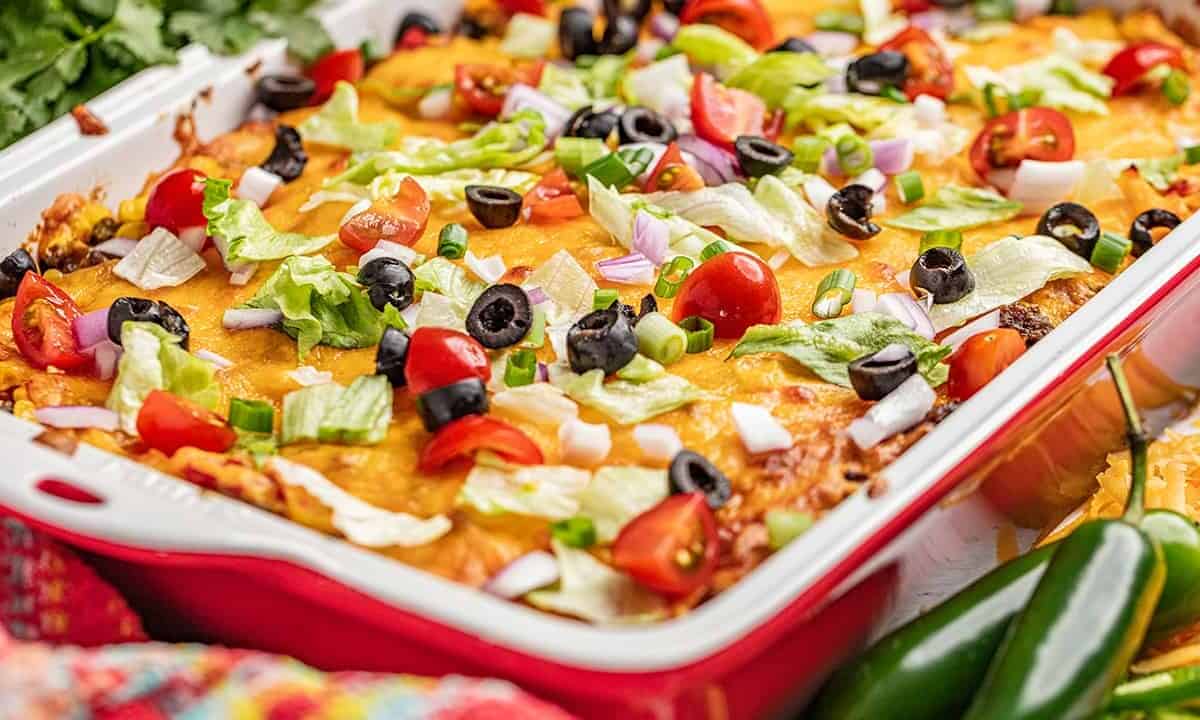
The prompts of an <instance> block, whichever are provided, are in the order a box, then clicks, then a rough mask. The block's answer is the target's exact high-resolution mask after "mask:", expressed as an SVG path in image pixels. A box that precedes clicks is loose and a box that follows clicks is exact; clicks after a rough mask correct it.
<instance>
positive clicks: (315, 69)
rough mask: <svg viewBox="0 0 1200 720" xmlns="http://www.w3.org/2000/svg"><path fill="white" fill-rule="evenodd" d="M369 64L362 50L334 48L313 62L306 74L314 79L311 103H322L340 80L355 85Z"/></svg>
mask: <svg viewBox="0 0 1200 720" xmlns="http://www.w3.org/2000/svg"><path fill="white" fill-rule="evenodd" d="M366 69H367V64H366V61H365V60H363V54H362V50H360V49H358V48H353V49H351V50H334V51H333V52H331V53H329V54H328V55H325V56H323V57H322V58H320V59H319V60H317V61H316V62H315V63H313V64H312V66H311V67H310V68H308V70H306V71H305V74H306V75H308V77H309V79H311V80H312V81H313V85H314V86H315V88H314V89H313V94H312V98H311V99H310V100H309V104H310V105H320V104H321V103H323V102H325V101H326V100H328V99H329V96H330V95H333V88H334V86H336V85H337V84H338V82H339V81H345V82H348V83H350V84H351V85H353V84H354V83H356V82H358V81H359V80H362V78H363V74H364V73H365V72H366Z"/></svg>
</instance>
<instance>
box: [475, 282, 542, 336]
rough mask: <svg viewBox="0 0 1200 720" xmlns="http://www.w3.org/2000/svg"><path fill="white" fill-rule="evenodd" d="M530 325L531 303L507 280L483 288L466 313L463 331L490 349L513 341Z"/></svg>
mask: <svg viewBox="0 0 1200 720" xmlns="http://www.w3.org/2000/svg"><path fill="white" fill-rule="evenodd" d="M531 327H533V307H532V306H531V305H530V304H529V296H528V295H526V294H525V291H524V290H522V289H521V288H519V287H517V286H516V285H512V284H510V283H503V284H500V285H493V286H491V287H490V288H488V289H487V290H484V291H483V294H482V295H480V296H479V297H478V298H477V299H476V300H475V304H474V305H472V306H471V311H470V312H468V313H467V333H468V334H469V335H470V336H471V337H473V338H475V339H476V340H478V341H479V344H480V345H482V346H484V347H485V348H490V349H492V350H498V349H499V348H506V347H509V346H510V345H516V344H517V343H519V342H521V341H522V340H524V339H525V336H526V335H528V334H529V329H530V328H531Z"/></svg>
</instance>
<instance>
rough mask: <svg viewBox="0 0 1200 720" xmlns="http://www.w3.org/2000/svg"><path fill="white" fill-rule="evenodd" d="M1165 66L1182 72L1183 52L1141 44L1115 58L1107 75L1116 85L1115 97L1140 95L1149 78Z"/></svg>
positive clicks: (1159, 44)
mask: <svg viewBox="0 0 1200 720" xmlns="http://www.w3.org/2000/svg"><path fill="white" fill-rule="evenodd" d="M1161 65H1166V66H1168V67H1173V68H1176V69H1182V68H1183V67H1184V62H1183V51H1182V50H1180V49H1179V48H1177V47H1174V46H1171V45H1164V44H1163V43H1160V42H1154V41H1146V42H1138V43H1133V44H1132V45H1129V46H1128V47H1126V48H1125V49H1124V50H1122V51H1121V52H1119V53H1117V54H1116V55H1114V56H1113V58H1112V60H1109V61H1108V65H1105V66H1104V74H1105V75H1107V76H1109V77H1110V78H1112V79H1113V80H1115V81H1116V85H1114V86H1113V93H1112V94H1113V97H1120V96H1122V95H1129V94H1131V93H1134V92H1136V91H1137V90H1138V89H1139V88H1140V87H1142V86H1143V85H1144V84H1145V80H1146V74H1147V73H1149V72H1150V71H1151V70H1153V69H1154V68H1156V67H1159V66H1161Z"/></svg>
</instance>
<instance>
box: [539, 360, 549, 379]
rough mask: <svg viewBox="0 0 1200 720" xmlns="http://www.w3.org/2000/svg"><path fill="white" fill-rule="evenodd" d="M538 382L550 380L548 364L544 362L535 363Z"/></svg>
mask: <svg viewBox="0 0 1200 720" xmlns="http://www.w3.org/2000/svg"><path fill="white" fill-rule="evenodd" d="M537 379H538V382H550V366H549V365H547V364H546V363H544V362H539V363H538V364H537Z"/></svg>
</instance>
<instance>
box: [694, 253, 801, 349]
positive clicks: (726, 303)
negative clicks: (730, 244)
mask: <svg viewBox="0 0 1200 720" xmlns="http://www.w3.org/2000/svg"><path fill="white" fill-rule="evenodd" d="M672 312H673V313H674V317H675V321H676V322H678V321H680V320H682V319H684V318H686V317H691V316H692V315H699V316H700V317H702V318H704V319H705V320H708V321H709V322H711V323H712V324H713V327H714V334H715V335H716V337H719V338H730V339H737V338H740V337H741V336H742V335H744V334H745V332H746V328H748V327H750V326H751V325H772V324H774V323H777V322H779V319H780V318H781V317H782V316H783V303H782V301H781V300H780V297H779V284H778V283H777V282H775V273H773V272H771V268H770V267H768V266H767V264H766V263H765V262H763V261H762V260H759V259H758V258H757V257H755V256H753V255H748V254H746V253H742V252H727V253H721V254H720V255H717V256H716V257H714V258H712V259H711V260H706V261H705V262H703V263H701V264H700V267H698V268H696V269H695V270H693V271H692V274H691V275H688V276H687V279H686V280H684V281H683V286H682V287H680V288H679V295H678V296H677V297H676V298H675V307H674V309H673V310H672Z"/></svg>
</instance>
